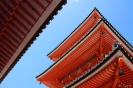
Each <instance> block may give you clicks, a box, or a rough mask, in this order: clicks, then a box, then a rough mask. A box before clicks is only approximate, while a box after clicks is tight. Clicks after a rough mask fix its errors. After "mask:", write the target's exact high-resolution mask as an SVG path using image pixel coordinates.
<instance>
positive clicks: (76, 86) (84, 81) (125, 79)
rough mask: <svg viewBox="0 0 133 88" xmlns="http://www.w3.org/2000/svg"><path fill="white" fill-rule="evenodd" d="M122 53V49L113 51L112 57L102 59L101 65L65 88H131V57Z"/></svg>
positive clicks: (132, 71) (132, 83)
mask: <svg viewBox="0 0 133 88" xmlns="http://www.w3.org/2000/svg"><path fill="white" fill-rule="evenodd" d="M119 50H120V51H119ZM124 52H125V51H124V49H123V48H121V47H119V48H118V49H116V50H115V51H114V55H113V56H112V55H110V56H109V57H108V58H106V59H104V60H103V62H102V64H101V63H100V64H98V65H97V66H96V67H93V68H92V70H90V71H89V70H88V72H87V73H85V74H83V75H81V76H80V77H78V78H77V79H76V80H74V81H73V82H71V83H70V84H68V85H67V86H66V88H86V87H87V88H101V87H102V88H120V86H121V88H124V87H125V86H126V87H127V86H128V88H132V86H133V80H132V78H133V75H131V74H133V60H132V62H130V60H131V59H130V58H131V57H129V56H128V53H124ZM117 53H118V54H117ZM112 54H113V53H112ZM114 56H115V57H114ZM119 57H122V58H119ZM109 58H110V59H109ZM113 58H114V59H113ZM119 59H122V62H119ZM109 62H111V63H109ZM119 70H121V71H123V74H122V75H121V76H120V73H118V71H119ZM114 86H115V87H114Z"/></svg>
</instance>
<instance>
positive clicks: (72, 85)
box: [66, 46, 133, 88]
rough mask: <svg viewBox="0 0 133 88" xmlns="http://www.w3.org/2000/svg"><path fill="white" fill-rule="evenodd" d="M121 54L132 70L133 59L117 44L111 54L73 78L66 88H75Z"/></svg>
mask: <svg viewBox="0 0 133 88" xmlns="http://www.w3.org/2000/svg"><path fill="white" fill-rule="evenodd" d="M119 56H122V57H123V61H124V62H125V63H126V65H127V66H128V67H129V68H130V69H131V70H132V71H133V59H132V57H131V56H129V55H128V53H127V52H126V51H125V50H124V48H123V47H121V46H119V47H118V48H117V49H116V50H114V51H113V52H112V53H111V55H108V57H106V59H104V60H102V62H100V64H99V65H97V67H95V68H93V67H92V70H91V71H89V72H88V73H87V74H83V75H82V76H80V77H79V78H77V79H78V80H74V81H73V82H71V83H70V84H68V85H67V86H66V88H75V87H76V86H78V85H80V84H82V83H83V82H85V81H86V80H88V79H90V78H91V77H93V76H94V75H96V74H98V73H99V72H100V71H101V70H103V69H104V68H106V67H107V66H108V65H109V64H111V62H113V61H114V60H115V59H116V58H117V57H119Z"/></svg>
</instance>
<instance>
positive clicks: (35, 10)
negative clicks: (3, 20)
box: [26, 1, 42, 17]
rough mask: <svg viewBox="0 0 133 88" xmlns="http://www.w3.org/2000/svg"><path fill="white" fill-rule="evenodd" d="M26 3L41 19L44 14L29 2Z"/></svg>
mask: <svg viewBox="0 0 133 88" xmlns="http://www.w3.org/2000/svg"><path fill="white" fill-rule="evenodd" d="M32 2H33V1H32ZM26 3H27V5H28V6H29V7H30V8H31V9H32V10H33V11H34V12H35V13H37V14H38V15H39V17H40V16H41V15H42V14H41V13H40V12H39V11H38V10H37V8H36V7H34V6H33V5H32V4H31V3H30V2H29V1H27V2H26Z"/></svg>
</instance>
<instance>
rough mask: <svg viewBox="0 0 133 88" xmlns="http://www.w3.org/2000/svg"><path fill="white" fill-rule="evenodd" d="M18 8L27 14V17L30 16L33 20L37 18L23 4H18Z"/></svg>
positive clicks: (13, 2)
mask: <svg viewBox="0 0 133 88" xmlns="http://www.w3.org/2000/svg"><path fill="white" fill-rule="evenodd" d="M11 3H12V4H13V5H16V2H15V1H14V0H13V1H12V2H11ZM19 8H21V9H22V10H23V11H24V12H25V13H26V14H28V15H29V17H31V18H32V19H33V20H34V21H37V19H36V18H35V17H34V16H33V15H32V14H31V13H30V12H29V11H28V10H27V9H26V8H25V7H24V6H22V5H20V6H19Z"/></svg>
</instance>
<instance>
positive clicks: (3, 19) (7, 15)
mask: <svg viewBox="0 0 133 88" xmlns="http://www.w3.org/2000/svg"><path fill="white" fill-rule="evenodd" d="M5 16H6V17H9V16H10V15H9V14H5ZM1 19H2V21H4V22H5V23H6V22H7V20H6V19H5V18H4V17H2V18H1ZM10 24H11V25H12V26H13V27H14V28H15V29H16V30H18V31H19V32H20V33H21V34H22V35H23V36H25V33H24V32H23V31H22V30H20V29H19V28H18V27H17V26H16V25H15V24H14V23H13V22H10ZM10 30H11V29H10ZM12 30H13V29H12Z"/></svg>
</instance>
